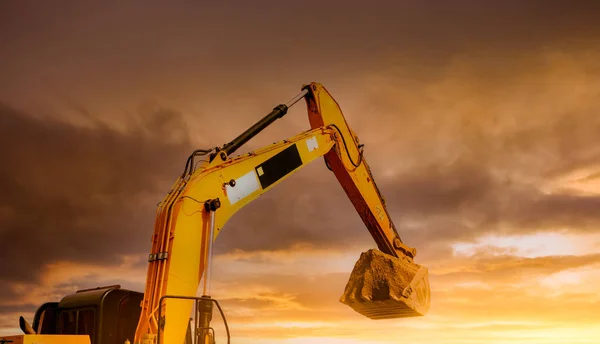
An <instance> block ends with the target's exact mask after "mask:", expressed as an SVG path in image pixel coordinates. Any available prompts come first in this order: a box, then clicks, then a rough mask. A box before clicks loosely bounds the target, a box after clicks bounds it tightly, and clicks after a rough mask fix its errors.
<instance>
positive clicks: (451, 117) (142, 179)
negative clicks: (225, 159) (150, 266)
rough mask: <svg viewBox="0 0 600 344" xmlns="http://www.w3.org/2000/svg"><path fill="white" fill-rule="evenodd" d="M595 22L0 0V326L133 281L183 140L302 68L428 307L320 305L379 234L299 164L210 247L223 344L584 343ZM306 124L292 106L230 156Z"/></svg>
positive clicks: (597, 104) (241, 4)
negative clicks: (401, 315)
mask: <svg viewBox="0 0 600 344" xmlns="http://www.w3.org/2000/svg"><path fill="white" fill-rule="evenodd" d="M599 18H600V2H595V1H551V0H547V1H535V0H527V1H516V0H515V1H512V0H510V1H508V0H507V1H501V0H493V1H492V0H488V1H475V0H470V1H465V0H455V1H443V0H437V1H432V0H429V1H404V0H398V1H371V2H366V1H363V2H361V4H358V2H352V3H351V2H341V1H339V2H337V3H336V2H333V1H310V0H305V1H274V0H271V1H264V0H259V1H252V2H251V1H247V2H246V1H237V2H235V1H211V2H210V3H209V2H207V1H170V2H168V4H167V2H160V1H153V0H152V1H138V2H133V1H127V2H123V1H103V2H97V3H92V2H83V1H82V2H79V1H2V2H0V157H1V167H0V335H8V334H18V333H20V330H19V328H18V317H19V315H24V316H25V317H26V319H27V320H29V321H31V319H32V316H33V312H34V311H35V310H36V308H37V307H38V306H39V305H40V304H41V303H43V302H46V301H58V300H60V298H61V297H62V296H64V295H65V294H68V293H72V292H74V291H76V290H77V289H82V288H88V287H96V286H99V285H108V284H117V283H118V284H121V285H122V286H123V287H125V288H130V289H134V290H138V291H143V290H144V283H145V274H146V267H147V263H146V258H147V253H148V252H149V250H150V236H151V234H152V231H153V221H154V214H155V209H156V204H157V203H158V202H159V201H160V200H161V199H162V197H163V196H164V195H165V193H166V192H167V191H168V189H169V188H170V187H171V185H172V183H173V181H174V180H175V179H176V178H177V176H178V175H179V174H180V173H181V172H182V170H183V168H184V165H185V159H186V158H187V156H188V155H189V153H191V151H192V150H194V149H196V148H207V147H210V146H215V145H222V144H224V143H225V142H227V141H229V140H231V139H232V138H233V137H235V136H236V135H237V134H239V133H241V132H242V131H243V130H245V129H246V128H247V127H249V126H250V125H252V124H253V123H254V122H255V121H257V120H258V119H260V118H261V117H262V116H264V115H265V114H267V113H268V112H269V111H270V110H271V109H272V108H273V107H274V106H276V105H278V104H280V103H284V102H287V101H288V100H289V99H291V98H292V97H293V96H295V95H296V94H297V93H298V92H299V90H300V87H301V86H302V85H303V84H306V83H309V82H311V81H317V82H320V83H322V84H323V85H324V86H325V87H326V88H327V89H328V90H329V91H330V92H331V94H332V95H333V97H334V98H335V99H336V100H337V101H338V102H339V104H340V106H341V108H342V111H343V112H344V115H345V116H346V118H347V120H348V123H349V125H350V126H351V127H352V128H353V129H354V131H356V133H357V134H358V136H359V138H360V140H361V142H362V143H364V144H365V148H364V152H365V159H366V160H367V161H368V162H369V164H370V166H371V170H372V173H373V174H374V177H375V180H376V181H377V184H378V185H379V188H380V190H381V192H382V194H383V195H384V197H385V198H386V203H387V205H388V208H389V209H388V210H389V211H390V214H391V216H392V218H393V220H394V222H395V224H396V227H397V228H398V231H399V233H400V235H401V237H402V239H403V240H404V241H405V242H406V243H407V244H408V245H409V246H412V247H416V248H417V250H418V254H417V257H416V262H417V263H419V264H423V265H425V266H427V267H428V268H429V272H430V282H431V289H432V303H431V310H430V312H429V313H428V314H427V315H426V316H425V317H421V318H411V319H400V320H385V321H373V320H370V319H368V318H365V317H362V316H361V315H359V314H358V313H355V312H354V311H353V310H352V309H350V308H349V307H347V306H345V305H343V304H341V303H340V302H339V301H338V300H339V297H340V296H341V294H342V292H343V290H344V286H345V283H346V281H347V279H348V277H349V274H350V272H351V271H352V267H353V266H354V262H355V261H356V260H357V259H358V257H359V256H360V253H361V252H362V251H365V250H367V249H370V248H374V247H375V243H374V241H373V240H372V238H371V237H370V235H369V233H368V231H367V230H366V228H365V227H364V225H363V223H362V222H361V220H360V217H359V216H358V215H357V214H356V212H355V210H354V208H353V207H352V205H351V203H350V202H349V200H348V199H347V197H346V195H345V193H344V191H343V190H342V188H341V187H340V185H339V184H338V182H337V180H336V179H335V177H334V176H333V175H332V174H331V173H330V172H329V171H328V170H327V168H326V167H325V165H324V163H323V162H322V160H318V161H317V162H314V163H313V164H311V165H309V166H308V167H306V168H304V169H303V170H301V171H299V172H298V173H296V174H295V175H294V176H292V177H291V178H289V179H288V180H286V181H285V182H284V183H282V184H281V185H279V186H278V187H276V188H275V189H273V190H272V191H270V192H269V193H267V194H265V195H264V196H262V197H261V198H259V199H258V200H256V201H255V202H253V203H252V204H250V205H249V206H247V207H246V208H245V209H243V210H242V211H241V212H239V213H238V214H236V215H235V217H234V218H233V219H232V220H231V221H230V222H229V223H228V224H227V225H226V226H225V228H224V230H223V232H222V233H221V235H220V236H219V239H218V240H217V242H216V244H215V245H216V257H215V261H214V272H213V297H215V298H216V299H218V300H220V302H221V304H222V305H223V306H224V309H225V312H226V315H227V319H228V322H229V325H230V327H231V332H232V340H233V341H232V342H233V343H240V344H258V343H262V344H272V343H285V344H298V343H324V344H339V343H349V344H358V343H360V344H364V343H373V344H384V343H385V344H388V343H406V344H412V343H415V344H417V343H418V344H429V343H431V344H438V343H439V344H499V343H502V344H504V343H519V344H521V343H523V344H524V343H540V344H551V343H552V344H554V343H573V344H575V343H577V344H578V343H600V291H599V286H600V19H599ZM308 128H309V124H308V119H307V115H306V108H305V106H304V105H303V104H300V105H299V106H296V107H293V108H292V109H291V111H290V112H289V114H288V115H287V116H286V117H284V118H283V119H282V120H279V121H277V122H275V124H274V125H272V126H271V127H269V128H268V129H267V130H265V131H264V132H263V133H261V135H260V136H259V137H257V138H256V139H255V140H253V141H251V142H250V143H249V144H248V145H247V146H246V147H245V149H244V150H243V151H248V150H250V149H254V148H257V147H261V146H264V145H266V144H270V143H272V142H274V141H276V140H281V139H284V138H287V137H289V136H292V135H294V134H297V133H299V132H301V131H303V130H305V129H308ZM215 321H216V322H219V321H220V320H219V317H216V320H215ZM217 330H218V331H220V334H219V336H218V339H219V340H220V342H221V343H224V340H223V338H224V337H223V334H224V332H223V331H222V327H220V326H217Z"/></svg>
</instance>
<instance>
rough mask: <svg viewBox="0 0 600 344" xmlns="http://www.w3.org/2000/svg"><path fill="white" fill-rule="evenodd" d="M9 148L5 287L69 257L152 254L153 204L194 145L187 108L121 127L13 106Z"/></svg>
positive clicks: (3, 140)
mask: <svg viewBox="0 0 600 344" xmlns="http://www.w3.org/2000/svg"><path fill="white" fill-rule="evenodd" d="M174 131H175V132H176V133H177V135H175V136H173V135H172V133H173V132H174ZM0 146H1V147H2V152H3V167H2V169H1V170H0V190H2V192H1V193H0V209H1V211H0V216H1V217H0V224H1V227H0V243H1V244H2V250H0V264H1V265H0V270H2V276H1V277H0V280H1V281H2V284H3V285H4V284H7V283H8V284H12V283H19V282H31V281H35V280H36V279H37V278H38V277H39V276H40V273H41V272H42V270H43V268H44V267H46V266H48V265H51V264H53V263H56V262H60V261H74V262H78V263H82V264H94V263H99V262H101V263H102V264H106V265H111V264H116V263H118V262H119V259H120V257H121V256H123V255H130V254H135V253H141V252H144V253H145V251H146V250H147V249H148V247H149V241H148V242H146V240H142V239H143V238H147V239H148V240H149V238H150V235H151V233H152V228H153V218H154V210H153V209H154V207H155V205H156V203H157V202H158V201H159V200H160V199H161V198H162V197H163V194H164V193H165V190H167V188H168V186H169V185H170V184H171V183H172V181H173V180H174V179H175V178H176V176H177V175H178V173H180V172H181V170H180V169H182V168H183V164H182V162H183V161H185V156H186V155H187V154H189V152H190V151H191V149H190V146H189V138H188V137H187V133H186V132H185V126H184V123H182V122H181V120H180V119H179V115H178V113H177V112H175V111H172V110H165V109H161V108H157V109H153V110H152V111H149V112H146V113H142V114H141V115H140V119H139V122H138V123H137V124H136V125H135V126H132V127H131V128H130V129H129V130H128V131H126V132H121V131H119V130H116V129H112V128H111V127H109V126H108V125H103V124H99V123H96V126H95V127H93V128H86V127H80V126H75V125H72V124H69V123H66V122H58V121H53V120H42V119H38V118H34V117H33V116H31V115H28V114H26V113H22V112H19V111H18V110H15V109H13V108H11V107H9V106H7V105H4V104H3V105H1V106H0ZM4 296H5V295H3V297H4ZM6 296H8V295H6Z"/></svg>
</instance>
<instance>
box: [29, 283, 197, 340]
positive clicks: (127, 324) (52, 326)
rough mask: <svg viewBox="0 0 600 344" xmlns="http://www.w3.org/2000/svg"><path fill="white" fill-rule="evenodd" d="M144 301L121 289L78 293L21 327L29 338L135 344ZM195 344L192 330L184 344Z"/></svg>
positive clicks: (41, 311) (42, 308)
mask: <svg viewBox="0 0 600 344" xmlns="http://www.w3.org/2000/svg"><path fill="white" fill-rule="evenodd" d="M143 297H144V294H143V293H140V292H136V291H131V290H126V289H122V288H121V286H119V285H112V286H106V287H98V288H93V289H84V290H78V291H77V292H75V293H74V294H70V295H67V296H65V297H63V298H62V300H61V301H60V302H46V303H44V304H42V305H41V306H40V307H39V308H38V309H37V311H36V312H35V314H34V318H33V323H32V325H31V326H30V325H29V324H28V323H27V321H25V319H23V317H21V318H20V320H19V325H20V327H21V330H22V331H23V332H24V333H25V334H28V335H87V336H89V340H90V344H123V343H126V341H129V342H133V338H134V335H135V329H136V327H137V323H138V319H139V317H140V312H141V307H140V302H141V301H142V299H143ZM191 343H193V342H192V338H191V332H190V328H189V327H188V333H187V335H186V341H185V343H184V344H191Z"/></svg>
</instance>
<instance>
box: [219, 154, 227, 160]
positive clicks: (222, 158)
mask: <svg viewBox="0 0 600 344" xmlns="http://www.w3.org/2000/svg"><path fill="white" fill-rule="evenodd" d="M219 156H220V157H221V160H223V161H225V160H226V159H227V154H225V152H221V153H220V154H219Z"/></svg>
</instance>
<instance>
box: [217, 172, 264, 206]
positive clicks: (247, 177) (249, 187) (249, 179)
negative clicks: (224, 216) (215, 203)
mask: <svg viewBox="0 0 600 344" xmlns="http://www.w3.org/2000/svg"><path fill="white" fill-rule="evenodd" d="M225 188H226V190H227V198H228V199H229V203H230V204H232V205H233V204H235V203H237V202H238V201H240V200H242V199H244V198H246V197H248V196H249V195H250V194H251V193H253V192H254V191H256V190H258V189H259V188H260V184H259V183H258V179H257V178H256V174H255V173H254V170H252V171H250V172H248V173H246V174H244V175H243V176H241V177H239V178H238V179H236V180H235V186H233V187H232V186H229V185H226V186H225Z"/></svg>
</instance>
